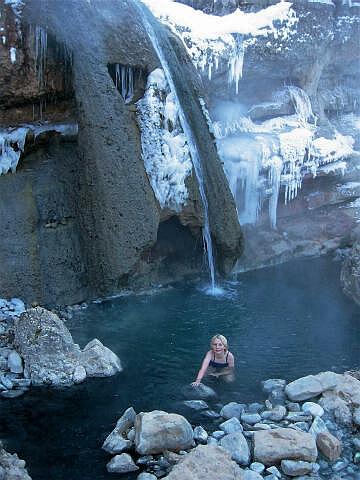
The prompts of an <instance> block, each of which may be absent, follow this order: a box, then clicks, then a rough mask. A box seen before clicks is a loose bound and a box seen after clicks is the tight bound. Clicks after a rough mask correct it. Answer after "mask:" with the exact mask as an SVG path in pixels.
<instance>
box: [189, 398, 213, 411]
mask: <svg viewBox="0 0 360 480" xmlns="http://www.w3.org/2000/svg"><path fill="white" fill-rule="evenodd" d="M184 405H186V406H187V407H189V408H192V409H193V410H206V409H207V408H209V405H208V404H207V403H206V402H204V400H185V401H184Z"/></svg>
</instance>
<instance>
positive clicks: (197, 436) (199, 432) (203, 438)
mask: <svg viewBox="0 0 360 480" xmlns="http://www.w3.org/2000/svg"><path fill="white" fill-rule="evenodd" d="M207 439H208V433H207V431H206V430H205V429H204V428H203V427H201V426H198V427H195V428H194V440H195V441H196V442H198V443H204V444H205V443H206V442H207Z"/></svg>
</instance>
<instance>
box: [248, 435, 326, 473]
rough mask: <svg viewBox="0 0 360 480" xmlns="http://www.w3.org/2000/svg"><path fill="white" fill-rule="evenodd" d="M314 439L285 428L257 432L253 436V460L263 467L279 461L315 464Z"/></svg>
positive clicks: (315, 449)
mask: <svg viewBox="0 0 360 480" xmlns="http://www.w3.org/2000/svg"><path fill="white" fill-rule="evenodd" d="M316 458H317V448H316V443H315V439H314V438H313V437H312V436H311V435H310V434H308V433H305V432H299V431H296V430H291V429H287V428H276V429H274V430H267V431H259V432H255V434H254V459H255V461H257V462H261V463H263V464H265V465H274V464H276V463H278V462H280V461H281V460H303V461H305V462H315V460H316Z"/></svg>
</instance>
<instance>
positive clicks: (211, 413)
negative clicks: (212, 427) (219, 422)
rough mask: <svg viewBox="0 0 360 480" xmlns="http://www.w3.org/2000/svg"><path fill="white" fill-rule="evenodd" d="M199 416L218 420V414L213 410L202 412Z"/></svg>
mask: <svg viewBox="0 0 360 480" xmlns="http://www.w3.org/2000/svg"><path fill="white" fill-rule="evenodd" d="M201 415H203V416H204V417H208V418H220V413H218V412H215V410H203V411H202V412H201Z"/></svg>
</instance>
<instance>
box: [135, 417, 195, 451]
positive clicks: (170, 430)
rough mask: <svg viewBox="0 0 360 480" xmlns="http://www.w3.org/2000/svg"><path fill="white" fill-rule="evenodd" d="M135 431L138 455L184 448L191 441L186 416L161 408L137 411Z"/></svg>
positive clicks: (189, 427)
mask: <svg viewBox="0 0 360 480" xmlns="http://www.w3.org/2000/svg"><path fill="white" fill-rule="evenodd" d="M135 432H136V434H135V448H136V451H137V452H138V453H139V454H140V455H147V454H152V453H160V452H163V451H164V450H174V451H179V450H184V449H186V448H189V447H190V446H191V445H192V442H193V430H192V428H191V425H190V423H189V422H188V421H187V420H186V418H184V417H183V416H182V415H178V414H176V413H167V412H163V411H161V410H154V411H152V412H145V413H144V412H142V413H139V414H138V415H137V416H136V420H135Z"/></svg>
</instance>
